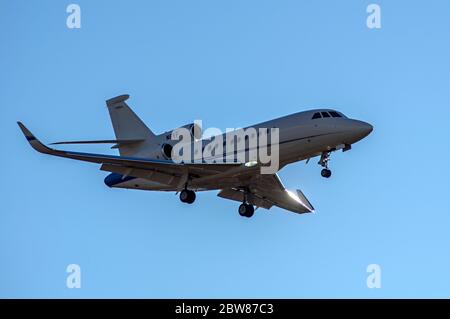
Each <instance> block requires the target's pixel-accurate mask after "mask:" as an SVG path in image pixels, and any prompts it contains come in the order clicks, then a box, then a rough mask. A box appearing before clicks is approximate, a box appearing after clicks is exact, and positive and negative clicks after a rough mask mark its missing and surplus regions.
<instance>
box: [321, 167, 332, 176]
mask: <svg viewBox="0 0 450 319" xmlns="http://www.w3.org/2000/svg"><path fill="white" fill-rule="evenodd" d="M320 175H322V177H325V178H330V176H331V170H329V169H328V168H324V169H323V170H322V171H321V172H320Z"/></svg>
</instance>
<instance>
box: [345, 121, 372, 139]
mask: <svg viewBox="0 0 450 319" xmlns="http://www.w3.org/2000/svg"><path fill="white" fill-rule="evenodd" d="M350 129H351V131H352V133H353V135H354V137H355V138H356V139H357V140H361V139H363V138H365V137H366V136H367V135H369V134H370V133H371V132H372V131H373V126H372V125H370V124H369V123H366V122H363V121H356V120H353V121H352V124H351V128H350Z"/></svg>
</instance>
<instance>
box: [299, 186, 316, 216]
mask: <svg viewBox="0 0 450 319" xmlns="http://www.w3.org/2000/svg"><path fill="white" fill-rule="evenodd" d="M297 196H298V199H299V200H300V201H301V202H302V204H303V206H304V207H305V208H306V209H308V210H309V212H310V213H313V212H314V207H313V205H311V203H310V202H309V200H308V199H307V198H306V196H305V195H304V194H303V192H302V191H301V190H299V189H297Z"/></svg>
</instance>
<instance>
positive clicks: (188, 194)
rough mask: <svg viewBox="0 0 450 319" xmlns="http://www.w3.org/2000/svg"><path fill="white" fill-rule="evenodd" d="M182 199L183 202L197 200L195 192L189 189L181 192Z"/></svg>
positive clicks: (190, 202) (189, 202) (188, 202)
mask: <svg viewBox="0 0 450 319" xmlns="http://www.w3.org/2000/svg"><path fill="white" fill-rule="evenodd" d="M180 200H181V201H182V202H183V203H187V204H192V203H193V202H194V201H195V192H194V191H191V190H189V189H183V190H182V191H181V193H180Z"/></svg>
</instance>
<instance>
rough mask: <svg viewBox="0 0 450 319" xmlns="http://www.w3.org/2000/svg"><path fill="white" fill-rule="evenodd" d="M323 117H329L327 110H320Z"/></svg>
mask: <svg viewBox="0 0 450 319" xmlns="http://www.w3.org/2000/svg"><path fill="white" fill-rule="evenodd" d="M321 113H322V116H323V117H330V114H328V112H321Z"/></svg>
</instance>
